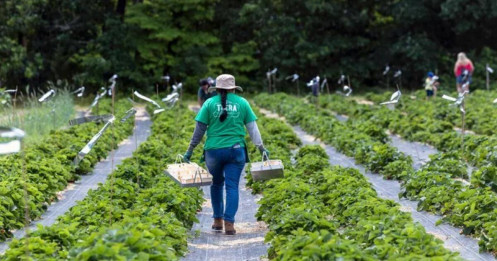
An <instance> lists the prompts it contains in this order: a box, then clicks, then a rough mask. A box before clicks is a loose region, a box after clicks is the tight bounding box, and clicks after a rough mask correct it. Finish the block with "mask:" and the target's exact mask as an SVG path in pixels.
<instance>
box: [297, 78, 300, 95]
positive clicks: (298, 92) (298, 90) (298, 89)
mask: <svg viewBox="0 0 497 261" xmlns="http://www.w3.org/2000/svg"><path fill="white" fill-rule="evenodd" d="M297 96H299V97H300V88H299V80H298V79H297Z"/></svg>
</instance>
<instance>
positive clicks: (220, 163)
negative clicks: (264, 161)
mask: <svg viewBox="0 0 497 261" xmlns="http://www.w3.org/2000/svg"><path fill="white" fill-rule="evenodd" d="M205 164H206V165H207V168H208V169H209V172H210V173H211V175H212V176H213V177H212V185H211V203H212V209H213V211H214V215H213V218H223V219H224V220H226V221H229V222H233V223H234V222H235V215H236V211H237V210H238V197H239V196H238V184H239V183H240V176H241V174H242V170H243V167H244V166H245V148H243V147H238V148H234V147H233V148H222V149H212V150H206V151H205ZM225 183H226V209H225V207H224V201H223V187H224V184H225Z"/></svg>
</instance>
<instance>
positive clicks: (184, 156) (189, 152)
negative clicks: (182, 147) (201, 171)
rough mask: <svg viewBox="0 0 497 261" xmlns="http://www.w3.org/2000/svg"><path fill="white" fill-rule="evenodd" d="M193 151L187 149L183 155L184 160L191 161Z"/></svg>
mask: <svg viewBox="0 0 497 261" xmlns="http://www.w3.org/2000/svg"><path fill="white" fill-rule="evenodd" d="M192 155H193V151H190V150H187V151H186V152H185V154H184V155H183V161H184V162H187V163H190V159H191V158H192Z"/></svg>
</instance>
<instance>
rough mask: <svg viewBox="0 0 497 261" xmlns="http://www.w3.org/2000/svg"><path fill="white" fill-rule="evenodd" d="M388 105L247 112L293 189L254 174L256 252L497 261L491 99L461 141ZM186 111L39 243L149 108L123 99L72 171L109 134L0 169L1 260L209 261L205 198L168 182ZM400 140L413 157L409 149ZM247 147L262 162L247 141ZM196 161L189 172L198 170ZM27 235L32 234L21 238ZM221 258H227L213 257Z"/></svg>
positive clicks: (260, 100)
mask: <svg viewBox="0 0 497 261" xmlns="http://www.w3.org/2000/svg"><path fill="white" fill-rule="evenodd" d="M388 96H389V94H388V93H385V94H372V93H371V94H365V95H363V96H360V97H344V96H339V95H322V96H321V97H320V98H319V101H318V102H317V103H316V104H313V103H311V102H310V101H309V100H308V99H307V98H306V97H297V96H293V95H289V94H284V93H276V94H267V93H263V94H258V95H256V96H254V97H252V98H250V99H249V100H250V102H251V105H252V107H253V109H254V111H255V113H256V115H257V116H258V118H259V119H258V125H259V128H260V130H261V134H262V137H263V139H264V142H265V145H266V147H267V149H268V150H269V151H270V152H271V155H272V156H271V157H272V158H276V159H280V160H282V162H283V164H284V166H285V171H284V172H285V177H284V178H280V179H273V180H269V181H265V182H261V181H254V180H253V179H252V177H251V175H250V171H249V168H247V174H246V177H245V179H246V180H247V182H246V185H243V186H242V187H241V188H240V189H242V190H246V189H250V193H252V194H253V196H250V197H249V198H248V199H247V200H249V201H257V204H256V205H254V206H255V208H256V209H254V210H253V214H252V215H253V216H252V218H253V219H254V221H250V222H248V224H247V225H248V226H249V227H250V226H251V225H253V224H254V222H256V221H255V220H257V224H259V223H260V224H264V225H263V227H262V230H260V231H259V234H258V235H263V238H261V239H260V240H259V241H258V242H260V243H258V244H259V245H260V246H261V247H263V249H265V250H264V253H263V255H259V256H258V258H262V257H264V258H269V259H270V260H300V259H308V260H336V259H345V260H399V259H409V260H424V259H435V260H461V259H469V260H472V259H473V258H477V259H485V260H487V259H488V260H490V259H493V258H494V257H493V255H494V253H496V250H497V239H496V236H497V231H496V229H495V227H496V226H497V212H495V209H496V207H497V185H496V184H495V182H496V180H497V178H496V175H497V167H496V164H497V160H496V156H495V153H494V151H495V148H497V139H495V137H494V134H493V133H494V132H493V129H495V126H494V125H495V124H494V122H493V121H491V118H490V117H489V116H488V115H489V114H490V113H495V112H496V110H497V108H494V107H493V106H492V104H491V103H490V102H489V101H488V99H489V98H488V96H489V94H488V93H487V92H485V93H483V92H478V91H477V92H475V93H472V94H471V96H469V97H468V99H467V104H466V106H467V108H468V113H467V115H466V116H467V117H466V125H465V128H466V133H465V135H462V134H461V127H462V126H461V118H460V114H459V112H458V111H457V110H456V109H454V108H453V107H451V106H449V105H448V104H447V103H446V102H444V101H443V100H435V101H433V102H427V101H425V100H424V99H423V93H416V92H414V93H412V94H410V95H409V96H408V97H407V98H404V99H402V100H401V101H400V102H399V103H398V104H397V105H396V107H395V108H394V109H392V108H388V107H386V106H382V105H378V103H380V102H381V101H384V100H386V99H388ZM365 101H366V102H365ZM189 103H190V102H188V101H187V100H185V101H183V102H181V103H179V104H177V105H176V106H174V107H172V108H169V109H166V110H160V111H157V110H156V108H155V107H154V106H153V105H152V102H150V103H149V104H148V105H147V107H146V110H147V112H144V113H146V115H150V116H146V117H149V118H150V121H151V127H150V130H149V131H147V132H148V134H146V136H144V137H143V141H144V142H142V143H141V144H140V145H139V146H138V144H136V146H138V147H137V150H136V151H134V152H133V154H132V156H130V157H126V158H125V159H123V160H122V161H120V163H119V165H118V166H117V167H116V168H115V169H111V170H109V171H108V172H109V173H108V174H109V175H108V176H106V177H105V179H106V181H105V182H103V183H100V184H99V185H98V186H96V187H95V188H94V189H91V190H89V191H88V194H87V195H85V196H84V199H83V200H80V201H77V202H76V203H75V204H74V205H73V206H71V207H67V209H66V210H65V211H63V213H60V214H58V215H57V217H56V221H55V222H53V223H50V225H39V226H38V227H36V229H32V231H29V230H27V229H26V228H27V227H30V226H31V227H32V225H31V224H30V223H32V222H34V223H36V222H38V221H39V220H44V219H46V216H45V215H44V213H45V212H46V211H48V212H50V206H51V205H56V204H57V203H58V201H59V200H61V197H60V195H64V193H65V192H64V191H66V190H67V188H69V187H70V186H71V184H77V182H78V180H79V179H81V177H85V176H86V175H87V173H91V172H92V171H93V168H94V167H95V166H96V165H97V164H99V163H98V162H99V161H102V160H103V159H105V158H106V157H107V159H109V158H110V159H111V160H112V162H113V160H114V158H115V157H116V155H118V154H119V153H118V154H115V152H113V150H115V149H118V148H119V147H120V146H122V144H120V142H121V141H122V140H126V137H128V136H129V135H132V136H130V137H131V138H129V137H128V138H127V140H130V139H131V140H132V139H133V135H136V132H138V131H140V128H142V126H141V125H140V126H138V125H137V123H136V121H141V119H138V118H136V117H128V116H129V115H128V116H126V114H127V112H129V108H130V107H136V108H138V107H140V106H142V105H139V104H137V103H134V102H132V101H130V100H129V99H119V100H118V101H117V102H116V103H115V109H114V111H115V115H116V119H119V121H117V122H115V123H114V124H113V125H112V127H111V129H109V130H108V131H106V132H104V134H103V136H102V137H101V138H100V139H99V141H98V142H97V143H96V145H95V146H94V147H93V148H92V150H91V151H90V153H89V154H88V155H86V156H85V157H84V158H83V159H82V160H81V161H80V162H79V163H78V164H77V165H74V163H73V159H74V158H76V157H77V154H78V151H79V150H80V149H81V147H84V145H85V144H86V142H88V140H89V139H91V137H92V135H93V134H94V133H95V132H97V131H98V130H99V129H100V128H101V127H102V126H103V123H98V122H97V123H85V124H81V125H76V126H72V127H68V128H63V129H59V130H56V131H53V132H51V133H50V135H45V136H43V139H42V140H41V141H40V142H38V143H29V144H27V145H26V146H25V147H23V152H22V153H18V154H11V155H6V156H2V157H0V164H1V166H2V168H1V171H2V172H1V175H0V177H1V180H0V182H1V184H2V186H1V190H0V192H1V193H0V196H1V198H2V201H1V205H0V206H1V210H2V211H1V212H0V218H1V219H0V226H1V233H0V235H1V238H0V239H1V240H2V241H5V242H4V243H2V244H3V245H4V246H5V248H4V249H5V252H4V253H3V254H2V255H1V256H0V259H2V260H22V259H33V260H178V259H183V258H184V259H185V260H194V259H195V258H193V257H192V256H195V253H196V251H197V252H198V251H200V250H199V249H201V247H198V246H197V244H196V243H194V242H195V241H196V240H197V241H198V240H202V239H203V238H211V239H212V238H215V237H219V236H220V235H215V234H213V233H212V232H206V231H205V230H203V228H202V226H203V225H202V224H203V222H204V221H203V219H201V218H200V217H201V216H202V215H203V213H204V211H206V206H208V203H207V205H206V200H207V201H208V200H209V197H208V195H207V196H206V193H207V192H206V190H205V189H204V190H203V191H202V190H199V189H197V188H182V187H180V186H179V185H178V184H177V183H175V182H174V181H173V180H172V179H171V178H170V177H168V176H167V175H165V174H164V170H165V169H166V167H167V165H168V164H171V163H174V162H175V161H176V158H177V155H178V153H181V152H182V151H183V150H184V149H185V148H186V147H187V146H188V143H189V140H190V138H191V135H192V133H193V129H194V126H195V122H194V120H193V119H194V117H195V113H194V112H193V111H192V110H190V109H189V107H191V106H187V105H188V104H189ZM190 105H191V103H190ZM473 107H474V108H475V110H470V108H473ZM476 107H477V108H476ZM94 109H95V108H94ZM99 110H100V113H104V114H105V113H110V112H111V111H112V104H111V101H110V100H108V99H107V100H103V101H101V102H100V105H99ZM121 119H122V120H121ZM133 121H135V123H133ZM133 133H134V134H133ZM396 139H397V140H402V141H403V142H404V143H405V144H411V145H412V146H413V147H411V150H406V149H405V148H404V149H401V148H399V147H398V146H399V143H396V142H395V140H396ZM247 144H248V152H249V154H250V157H251V158H252V159H253V161H258V158H259V157H260V155H259V151H258V150H257V149H256V147H255V146H253V145H252V144H251V142H250V139H249V138H248V136H247ZM310 144H314V145H310ZM416 144H417V145H420V144H425V145H423V146H426V145H429V146H432V151H434V152H433V153H431V154H430V155H429V158H428V160H424V161H423V160H421V158H422V157H419V154H420V153H421V154H422V153H425V152H423V151H421V152H420V151H417V148H419V146H416ZM416 155H417V157H416ZM200 156H201V155H200V153H197V154H195V155H194V157H193V159H192V160H193V161H195V162H201V161H200ZM343 159H350V162H348V161H347V163H346V162H344V161H343ZM24 174H27V175H24ZM379 177H380V178H379ZM382 179H383V180H385V181H384V182H382V181H381V180H382ZM68 186H69V187H68ZM245 186H246V187H245ZM388 191H390V193H386V192H388ZM395 193H396V194H395ZM207 194H208V193H207ZM392 195H394V196H392ZM252 197H254V198H252ZM62 198H63V197H62ZM256 198H257V199H256ZM62 202H63V199H62ZM408 202H410V203H408ZM413 206H414V207H413ZM26 210H27V211H26ZM243 213H244V210H242V214H243ZM242 214H239V215H242ZM199 226H200V229H197V228H199ZM240 226H241V225H240ZM447 229H448V230H447ZM20 230H23V231H25V234H23V235H21V236H19V235H17V234H16V233H17V232H16V231H20ZM249 230H250V229H248V230H247V232H245V231H244V230H243V228H242V230H241V233H240V235H237V236H235V240H241V242H242V243H240V246H237V247H241V248H246V249H247V251H248V250H250V249H251V247H253V245H251V244H245V243H243V242H248V241H246V240H244V239H243V238H244V237H246V236H250V235H251V233H252V232H249ZM12 238H14V239H12ZM221 240H225V241H223V242H228V241H230V240H231V239H230V238H229V237H228V238H227V239H221ZM254 240H255V239H254ZM452 241H456V243H451V242H452ZM207 245H208V244H207ZM216 247H217V248H220V247H221V246H219V245H215V244H214V245H212V246H210V248H213V249H215V248H216ZM204 251H208V250H204Z"/></svg>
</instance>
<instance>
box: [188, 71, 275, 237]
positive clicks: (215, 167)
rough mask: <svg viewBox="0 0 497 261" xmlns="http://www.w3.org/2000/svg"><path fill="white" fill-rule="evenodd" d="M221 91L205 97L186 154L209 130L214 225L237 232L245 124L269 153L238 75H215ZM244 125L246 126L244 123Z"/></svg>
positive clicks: (208, 162) (207, 145)
mask: <svg viewBox="0 0 497 261" xmlns="http://www.w3.org/2000/svg"><path fill="white" fill-rule="evenodd" d="M209 89H216V90H217V92H218V95H217V96H215V97H212V98H210V99H208V100H206V101H205V103H204V105H203V106H202V108H201V109H200V111H199V113H198V114H197V117H195V121H196V122H197V125H196V127H195V131H194V133H193V137H192V139H191V141H190V146H189V147H188V150H187V151H186V153H185V154H184V156H183V159H184V160H185V161H186V162H189V161H190V158H191V156H192V154H193V149H194V148H195V147H196V146H197V145H198V144H199V143H200V141H201V140H202V137H203V136H204V133H205V132H206V130H207V140H206V141H205V145H204V156H205V163H206V165H207V168H208V169H209V172H210V173H211V175H212V176H213V179H212V185H211V187H210V189H211V203H212V209H213V210H214V215H213V218H214V224H213V225H212V229H214V230H222V229H223V221H224V231H225V233H226V234H227V235H234V234H235V233H236V230H235V227H234V223H235V214H236V212H237V210H238V183H239V182H240V175H241V173H242V170H243V168H244V167H245V163H246V162H248V154H247V150H246V144H245V127H246V128H247V130H248V133H249V135H250V138H251V139H252V142H253V143H254V144H255V145H256V146H257V148H258V149H259V151H260V152H261V154H263V155H269V152H268V151H267V150H266V149H265V148H264V145H263V143H262V139H261V134H260V133H259V128H258V127H257V123H256V120H257V117H256V116H255V114H254V112H253V111H252V108H251V107H250V104H249V103H248V102H247V100H245V99H244V98H242V97H240V96H238V95H236V94H235V90H239V91H242V88H241V87H239V86H236V85H235V77H233V76H232V75H229V74H222V75H219V76H218V77H217V78H216V87H211V88H209ZM244 126H245V127H244ZM225 184H226V206H225V204H224V201H223V187H224V186H225Z"/></svg>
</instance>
